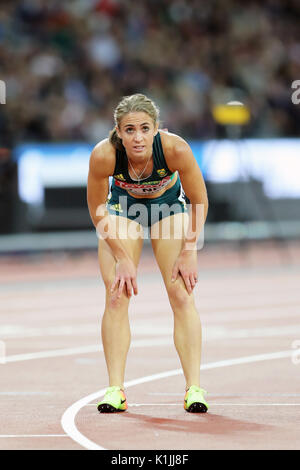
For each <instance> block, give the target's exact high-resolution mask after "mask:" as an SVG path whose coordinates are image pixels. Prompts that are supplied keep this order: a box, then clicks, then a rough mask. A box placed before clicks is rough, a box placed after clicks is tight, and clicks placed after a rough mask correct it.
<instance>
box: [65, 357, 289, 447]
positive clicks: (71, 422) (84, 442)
mask: <svg viewBox="0 0 300 470" xmlns="http://www.w3.org/2000/svg"><path fill="white" fill-rule="evenodd" d="M292 354H293V350H287V351H278V352H274V353H266V354H256V355H253V356H243V357H239V358H232V359H226V360H223V361H216V362H211V363H208V364H204V365H203V366H201V370H208V369H216V368H219V367H229V366H233V365H240V364H250V363H253V362H260V361H269V360H274V359H283V358H286V357H290V356H291V355H292ZM180 374H182V369H181V368H180V369H174V370H170V371H166V372H161V373H158V374H152V375H148V376H144V377H140V378H139V379H134V380H130V381H128V382H125V383H124V388H129V387H133V386H134V385H140V384H142V383H146V382H152V381H154V380H159V379H163V378H167V377H172V376H176V375H180ZM106 388H107V387H106ZM106 388H103V389H101V390H98V391H97V392H94V393H91V394H90V395H87V396H85V397H83V398H81V399H80V400H78V401H76V402H75V403H73V404H72V405H71V406H70V407H69V408H67V409H66V411H65V412H64V414H63V416H62V418H61V425H62V428H63V430H64V431H65V432H66V434H68V435H69V436H70V438H71V439H73V440H74V441H75V442H77V443H78V444H80V445H81V446H82V447H85V448H86V449H88V450H106V449H105V448H104V447H101V446H100V445H98V444H96V443H95V442H93V441H91V440H90V439H88V438H87V437H86V436H84V435H83V434H82V433H81V432H80V431H79V430H78V429H77V427H76V425H75V418H76V415H77V413H78V412H79V411H80V410H81V408H83V407H84V406H86V405H87V404H88V403H90V402H91V401H93V400H96V399H97V398H100V397H102V396H103V395H104V394H105V391H106Z"/></svg>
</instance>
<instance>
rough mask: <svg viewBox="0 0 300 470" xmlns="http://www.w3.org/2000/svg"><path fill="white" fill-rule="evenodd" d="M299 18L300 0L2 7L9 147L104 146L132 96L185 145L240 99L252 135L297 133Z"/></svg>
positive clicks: (2, 117)
mask: <svg viewBox="0 0 300 470" xmlns="http://www.w3.org/2000/svg"><path fill="white" fill-rule="evenodd" d="M299 22H300V2H299V0H284V1H283V0H263V1H262V0H257V1H253V0H249V1H247V2H245V1H243V0H226V1H224V0H210V1H205V0H189V1H183V0H138V1H136V2H133V1H130V0H72V1H62V0H59V1H56V0H53V1H49V0H19V1H15V0H10V1H9V2H1V9H0V79H1V80H3V81H5V83H6V87H7V98H6V105H2V106H0V129H1V130H0V133H1V136H0V137H1V145H2V146H3V145H8V146H9V145H10V144H16V143H19V142H24V141H33V140H35V141H49V140H50V141H69V140H72V141H74V140H85V141H91V142H96V141H99V140H101V139H102V138H103V137H105V136H106V135H107V133H108V131H109V130H110V129H111V127H112V125H113V121H112V110H113V108H114V107H115V105H116V104H117V102H118V101H119V99H120V98H121V97H122V96H124V95H127V94H131V93H135V92H143V93H146V94H148V95H149V96H151V97H152V98H153V99H155V100H157V103H158V104H159V106H160V108H161V114H162V119H163V123H162V124H163V126H165V127H168V128H169V130H170V131H172V132H175V133H179V134H181V135H183V136H184V137H185V138H200V139H201V138H212V137H216V136H217V134H218V129H217V126H216V125H215V123H214V121H213V119H212V114H211V108H212V106H213V104H214V103H224V102H227V101H229V100H231V99H238V100H242V101H244V102H246V103H248V104H249V106H250V108H251V112H252V116H253V119H252V121H251V124H250V125H249V126H248V127H247V135H248V136H255V137H277V136H294V135H297V134H298V133H299V118H300V111H299V106H295V105H294V104H293V103H292V102H291V94H292V90H291V83H292V82H293V81H294V80H296V79H300V28H299V24H300V23H299Z"/></svg>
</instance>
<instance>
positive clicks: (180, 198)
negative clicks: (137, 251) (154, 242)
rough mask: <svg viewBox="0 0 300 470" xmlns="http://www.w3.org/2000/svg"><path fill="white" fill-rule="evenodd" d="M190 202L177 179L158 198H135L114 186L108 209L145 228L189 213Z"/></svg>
mask: <svg viewBox="0 0 300 470" xmlns="http://www.w3.org/2000/svg"><path fill="white" fill-rule="evenodd" d="M189 202H190V201H189V199H188V198H187V197H186V195H185V194H184V191H183V188H182V185H181V182H180V179H179V178H177V181H176V183H175V184H174V186H172V188H170V189H167V190H166V191H165V192H164V194H163V195H162V196H160V197H157V198H135V197H133V196H131V195H130V194H128V193H127V191H125V189H122V188H118V187H117V186H113V187H112V190H111V193H110V195H109V197H108V200H107V203H106V207H107V209H108V212H109V213H110V214H113V215H118V216H121V217H127V218H128V219H130V220H134V221H135V222H138V223H140V224H141V225H142V226H143V227H151V225H153V224H154V223H155V222H158V221H159V220H162V219H163V218H165V217H169V216H170V215H173V214H178V213H182V212H187V211H188V209H187V204H189Z"/></svg>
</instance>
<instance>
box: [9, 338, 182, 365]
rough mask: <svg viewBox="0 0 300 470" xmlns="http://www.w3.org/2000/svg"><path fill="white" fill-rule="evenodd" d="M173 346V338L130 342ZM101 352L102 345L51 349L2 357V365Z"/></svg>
mask: <svg viewBox="0 0 300 470" xmlns="http://www.w3.org/2000/svg"><path fill="white" fill-rule="evenodd" d="M169 344H173V338H172V337H171V336H170V337H167V338H163V337H162V338H154V339H151V338H146V339H137V340H133V341H132V342H131V346H130V347H132V348H143V347H149V346H165V345H169ZM101 351H103V345H102V344H100V343H99V344H91V345H89V346H79V347H77V348H66V349H53V350H48V351H39V352H35V353H26V354H15V355H12V356H6V357H4V363H3V364H5V363H6V364H7V363H9V362H19V361H31V360H33V359H45V358H50V357H62V356H73V355H76V354H87V353H92V352H101Z"/></svg>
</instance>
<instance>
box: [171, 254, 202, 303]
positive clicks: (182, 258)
mask: <svg viewBox="0 0 300 470" xmlns="http://www.w3.org/2000/svg"><path fill="white" fill-rule="evenodd" d="M197 271H198V266H197V251H196V250H185V251H182V252H181V253H180V255H179V256H178V258H177V260H176V262H175V264H174V267H173V270H172V279H171V280H172V282H175V281H176V279H177V276H178V274H180V275H181V277H182V279H183V281H184V284H185V287H186V289H187V291H188V293H189V294H191V293H192V292H193V289H194V287H195V285H196V283H197V282H198V274H197Z"/></svg>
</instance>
